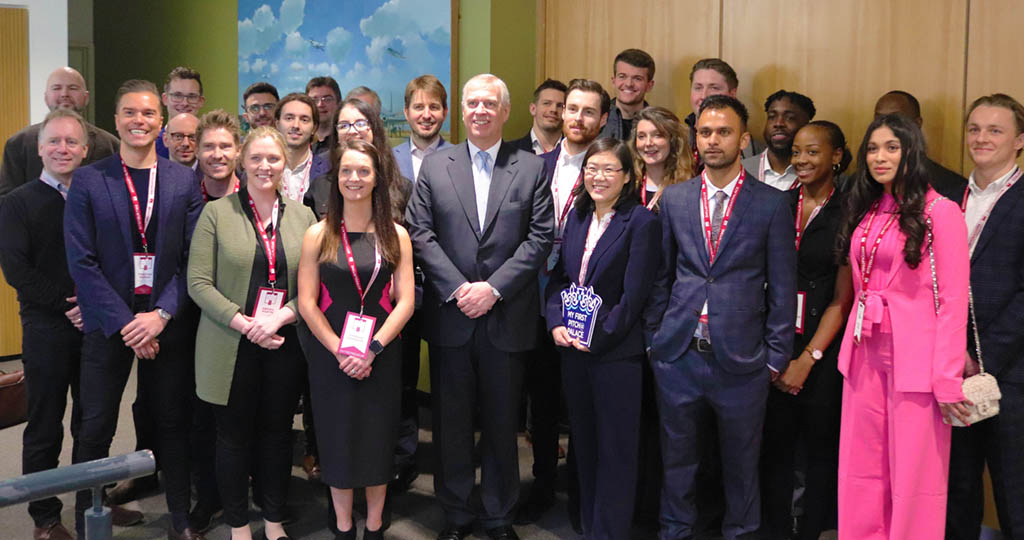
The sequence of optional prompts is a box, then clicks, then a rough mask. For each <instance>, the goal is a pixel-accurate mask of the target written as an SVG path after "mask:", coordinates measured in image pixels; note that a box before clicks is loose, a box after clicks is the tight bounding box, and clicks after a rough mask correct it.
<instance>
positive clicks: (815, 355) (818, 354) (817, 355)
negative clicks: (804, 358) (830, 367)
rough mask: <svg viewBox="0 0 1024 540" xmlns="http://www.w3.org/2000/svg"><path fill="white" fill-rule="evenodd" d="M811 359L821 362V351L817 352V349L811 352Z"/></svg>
mask: <svg viewBox="0 0 1024 540" xmlns="http://www.w3.org/2000/svg"><path fill="white" fill-rule="evenodd" d="M811 358H813V359H815V360H821V351H819V350H817V349H815V350H813V351H811Z"/></svg>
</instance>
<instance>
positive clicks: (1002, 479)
mask: <svg viewBox="0 0 1024 540" xmlns="http://www.w3.org/2000/svg"><path fill="white" fill-rule="evenodd" d="M999 391H1000V392H1002V394H1003V398H1002V400H1000V402H999V414H998V415H996V416H994V417H992V418H989V419H988V420H985V421H982V422H978V423H977V424H974V425H972V426H971V427H957V428H953V445H952V450H951V452H950V460H949V461H950V463H949V502H948V504H947V505H946V538H948V539H951V540H959V539H967V538H971V539H974V538H978V535H979V534H981V519H982V514H983V512H984V504H985V502H984V486H983V485H982V480H981V476H982V471H983V470H984V467H985V464H986V463H988V470H989V475H990V476H991V478H992V492H993V495H995V500H996V513H997V514H998V516H999V530H1000V532H1001V533H1002V535H1003V538H1007V539H1018V538H1022V537H1024V383H1017V382H1009V381H999Z"/></svg>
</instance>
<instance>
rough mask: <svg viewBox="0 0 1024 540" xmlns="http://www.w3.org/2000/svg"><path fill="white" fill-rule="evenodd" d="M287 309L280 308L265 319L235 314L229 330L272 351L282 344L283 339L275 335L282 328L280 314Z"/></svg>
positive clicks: (281, 315) (282, 315)
mask: <svg viewBox="0 0 1024 540" xmlns="http://www.w3.org/2000/svg"><path fill="white" fill-rule="evenodd" d="M285 309H287V308H281V309H279V310H277V311H276V312H274V314H273V315H270V316H267V317H259V318H254V317H249V316H248V315H243V314H242V313H240V312H239V313H235V316H234V317H233V318H232V319H231V328H233V329H234V330H236V331H237V332H238V333H240V334H242V335H243V336H245V337H246V339H248V340H249V341H251V342H253V343H255V344H256V345H259V346H260V347H263V348H264V349H269V350H274V349H277V348H279V347H280V346H281V345H283V344H284V338H283V337H281V336H279V335H277V331H278V330H280V329H281V327H282V326H284V322H283V317H284V316H285V315H286V314H284V313H282V311H284V310H285Z"/></svg>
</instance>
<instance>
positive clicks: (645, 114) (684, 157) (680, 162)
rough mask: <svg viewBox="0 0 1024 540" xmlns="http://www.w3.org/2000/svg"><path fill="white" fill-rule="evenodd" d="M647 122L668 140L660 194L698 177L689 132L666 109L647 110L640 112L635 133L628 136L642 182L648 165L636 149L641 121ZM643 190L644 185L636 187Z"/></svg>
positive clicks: (636, 120)
mask: <svg viewBox="0 0 1024 540" xmlns="http://www.w3.org/2000/svg"><path fill="white" fill-rule="evenodd" d="M643 120H647V121H648V122H650V123H652V124H654V128H655V129H657V130H658V132H659V133H661V134H662V135H663V136H664V137H665V138H666V139H668V156H667V157H666V158H665V175H664V176H663V177H662V181H661V184H660V185H658V191H661V190H663V189H665V188H667V187H668V186H671V185H672V184H678V183H680V182H685V181H687V180H689V179H691V178H693V177H694V176H696V175H697V171H696V167H695V164H694V162H693V153H692V152H690V130H689V129H684V128H683V124H682V123H680V122H679V117H677V116H676V115H675V114H674V113H673V112H672V111H670V110H668V109H666V108H664V107H647V108H645V109H644V110H642V111H640V112H639V113H638V114H637V115H636V118H635V119H634V120H633V132H632V133H631V134H630V136H629V139H628V141H629V143H628V144H629V149H630V150H631V151H632V152H633V164H634V167H635V168H636V171H637V175H638V176H639V178H638V179H637V181H638V182H640V183H642V182H643V179H644V176H646V174H647V164H646V163H645V162H644V160H643V157H641V155H640V149H639V148H637V147H636V130H637V126H639V125H640V122H641V121H643ZM637 187H638V188H639V189H640V190H642V189H645V188H644V186H643V185H638V186H637Z"/></svg>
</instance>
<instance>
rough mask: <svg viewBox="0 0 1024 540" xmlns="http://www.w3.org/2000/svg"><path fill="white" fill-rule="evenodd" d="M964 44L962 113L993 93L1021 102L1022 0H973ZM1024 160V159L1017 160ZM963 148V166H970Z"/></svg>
mask: <svg viewBox="0 0 1024 540" xmlns="http://www.w3.org/2000/svg"><path fill="white" fill-rule="evenodd" d="M970 4H971V8H970V18H969V19H968V20H969V21H970V27H969V28H968V32H967V36H968V45H967V85H966V92H965V96H964V112H966V111H967V106H969V105H970V104H971V102H972V101H974V100H975V99H977V98H979V97H981V96H984V95H988V94H994V93H996V92H1002V93H1004V94H1009V95H1011V96H1013V97H1014V98H1016V99H1017V101H1021V102H1024V71H1021V69H1020V65H1021V63H1020V58H1021V55H1022V54H1024V45H1021V41H1020V22H1021V21H1022V20H1024V2H1020V0H972V1H971V3H970ZM1017 161H1018V162H1019V163H1024V159H1019V160H1017ZM973 166H974V165H973V163H971V159H970V157H969V156H968V155H967V152H966V149H965V150H964V167H965V169H967V170H968V171H969V170H971V168H972V167H973Z"/></svg>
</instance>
